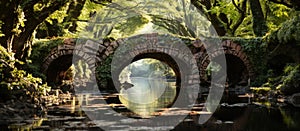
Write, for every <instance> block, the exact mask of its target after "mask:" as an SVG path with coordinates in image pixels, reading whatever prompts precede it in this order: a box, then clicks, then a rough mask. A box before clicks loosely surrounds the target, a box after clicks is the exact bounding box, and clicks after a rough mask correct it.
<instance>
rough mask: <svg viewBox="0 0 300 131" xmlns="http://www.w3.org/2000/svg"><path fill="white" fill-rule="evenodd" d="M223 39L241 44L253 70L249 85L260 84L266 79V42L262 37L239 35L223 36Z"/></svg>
mask: <svg viewBox="0 0 300 131" xmlns="http://www.w3.org/2000/svg"><path fill="white" fill-rule="evenodd" d="M222 39H223V40H232V41H233V42H235V43H238V44H240V45H241V46H242V48H243V52H244V53H245V54H246V55H247V57H248V59H249V61H250V63H251V65H254V66H252V69H253V72H254V73H255V78H254V80H251V81H253V82H251V86H261V85H262V84H263V83H265V82H266V81H267V78H268V76H267V75H266V74H267V71H268V69H267V65H266V64H267V59H266V58H267V55H268V53H267V50H266V42H265V40H264V39H263V38H261V37H257V38H240V37H223V38H222Z"/></svg>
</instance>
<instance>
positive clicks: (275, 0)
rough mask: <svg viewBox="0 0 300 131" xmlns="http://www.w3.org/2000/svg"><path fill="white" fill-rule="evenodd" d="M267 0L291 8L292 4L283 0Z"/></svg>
mask: <svg viewBox="0 0 300 131" xmlns="http://www.w3.org/2000/svg"><path fill="white" fill-rule="evenodd" d="M269 1H270V2H273V3H275V4H282V5H285V6H286V7H289V8H293V5H291V4H290V3H288V2H285V1H284V0H269Z"/></svg>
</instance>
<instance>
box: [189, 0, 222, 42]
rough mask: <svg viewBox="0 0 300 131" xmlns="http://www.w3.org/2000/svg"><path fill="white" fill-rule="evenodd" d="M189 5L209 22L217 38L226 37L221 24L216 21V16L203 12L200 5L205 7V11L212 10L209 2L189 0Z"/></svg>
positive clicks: (208, 0)
mask: <svg viewBox="0 0 300 131" xmlns="http://www.w3.org/2000/svg"><path fill="white" fill-rule="evenodd" d="M191 3H192V4H193V5H194V6H195V7H196V8H197V9H198V10H200V11H201V12H203V13H205V15H206V17H207V19H209V20H210V22H211V24H212V25H213V26H214V28H215V30H216V32H217V33H218V35H219V36H225V35H226V28H225V27H224V25H223V24H222V22H221V21H220V20H219V19H218V16H217V14H213V13H211V12H205V11H204V9H203V7H202V5H204V6H205V8H206V10H210V9H211V8H212V5H211V1H210V0H200V1H198V0H191Z"/></svg>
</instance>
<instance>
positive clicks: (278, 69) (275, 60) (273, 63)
mask: <svg viewBox="0 0 300 131" xmlns="http://www.w3.org/2000/svg"><path fill="white" fill-rule="evenodd" d="M288 63H295V60H294V59H293V58H292V57H290V56H287V55H284V54H279V55H276V56H274V57H272V58H271V59H269V60H268V62H267V65H268V67H269V68H270V69H272V70H273V71H274V72H273V73H274V75H280V74H282V73H283V69H284V67H285V66H286V64H288Z"/></svg>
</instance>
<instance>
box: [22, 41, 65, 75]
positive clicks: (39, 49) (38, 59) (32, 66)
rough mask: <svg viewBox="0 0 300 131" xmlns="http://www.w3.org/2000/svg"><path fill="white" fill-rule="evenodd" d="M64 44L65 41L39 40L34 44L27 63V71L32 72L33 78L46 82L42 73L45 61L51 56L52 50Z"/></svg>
mask: <svg viewBox="0 0 300 131" xmlns="http://www.w3.org/2000/svg"><path fill="white" fill-rule="evenodd" d="M61 44H63V39H61V38H58V39H53V40H39V41H36V42H34V44H33V46H32V51H31V54H30V56H29V61H27V63H26V68H25V70H27V71H29V72H31V73H32V74H33V76H35V77H40V78H42V79H43V80H45V78H46V77H45V75H44V74H43V73H42V72H41V67H42V64H43V61H44V59H45V58H46V56H47V55H49V54H50V52H51V50H52V49H53V48H55V47H57V46H58V45H61Z"/></svg>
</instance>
